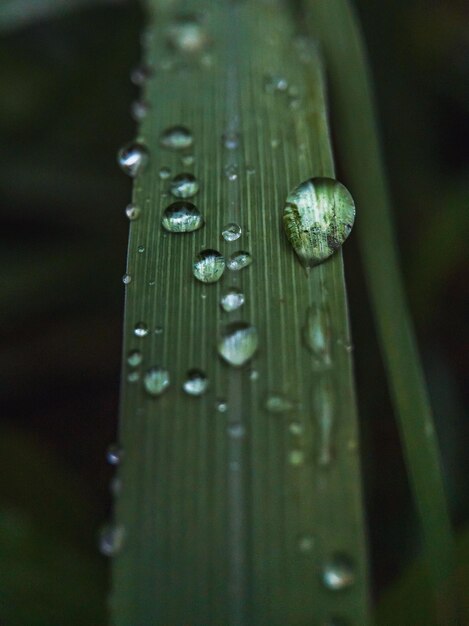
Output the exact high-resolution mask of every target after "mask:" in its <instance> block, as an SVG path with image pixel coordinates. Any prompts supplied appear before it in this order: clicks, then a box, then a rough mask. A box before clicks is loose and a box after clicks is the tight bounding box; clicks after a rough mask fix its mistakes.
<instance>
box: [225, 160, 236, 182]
mask: <svg viewBox="0 0 469 626" xmlns="http://www.w3.org/2000/svg"><path fill="white" fill-rule="evenodd" d="M225 176H226V177H227V179H228V180H229V181H230V182H233V181H235V180H237V178H238V166H237V165H236V164H235V163H231V164H230V165H227V166H226V167H225Z"/></svg>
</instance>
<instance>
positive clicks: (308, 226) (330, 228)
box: [283, 178, 355, 267]
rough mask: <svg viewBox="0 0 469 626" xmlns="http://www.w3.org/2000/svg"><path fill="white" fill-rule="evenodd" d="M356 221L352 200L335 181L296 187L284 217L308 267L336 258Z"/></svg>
mask: <svg viewBox="0 0 469 626" xmlns="http://www.w3.org/2000/svg"><path fill="white" fill-rule="evenodd" d="M354 220H355V204H354V201H353V198H352V196H351V195H350V193H349V191H348V190H347V189H346V187H344V185H342V184H341V183H339V182H338V181H337V180H335V179H332V178H311V179H309V180H307V181H305V182H303V183H301V184H300V185H298V187H295V189H293V191H292V192H291V193H290V194H289V195H288V197H287V200H286V206H285V211H284V215H283V224H284V228H285V232H286V235H287V237H288V240H289V241H290V243H291V245H292V246H293V249H294V251H295V252H296V254H297V255H298V257H299V259H300V261H301V262H302V263H303V265H305V266H306V267H313V266H314V265H317V264H318V263H322V261H324V260H325V259H327V258H329V257H330V256H331V255H332V254H334V252H336V250H338V249H339V248H340V247H341V246H342V244H343V243H344V241H345V240H346V239H347V237H348V236H349V234H350V231H351V230H352V226H353V222H354Z"/></svg>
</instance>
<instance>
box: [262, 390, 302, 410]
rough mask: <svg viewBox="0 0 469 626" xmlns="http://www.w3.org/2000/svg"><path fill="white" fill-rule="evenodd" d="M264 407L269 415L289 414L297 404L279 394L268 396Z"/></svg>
mask: <svg viewBox="0 0 469 626" xmlns="http://www.w3.org/2000/svg"><path fill="white" fill-rule="evenodd" d="M264 406H265V408H266V410H267V411H269V413H287V412H288V411H292V410H293V409H294V408H295V404H294V402H293V401H292V400H290V399H289V398H287V397H286V396H282V395H279V394H272V395H270V396H268V397H267V398H266V400H265V404H264Z"/></svg>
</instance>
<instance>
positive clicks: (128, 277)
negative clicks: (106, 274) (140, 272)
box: [122, 274, 132, 285]
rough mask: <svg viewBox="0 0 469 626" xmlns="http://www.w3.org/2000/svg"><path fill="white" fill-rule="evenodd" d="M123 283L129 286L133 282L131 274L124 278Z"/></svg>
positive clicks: (125, 275)
mask: <svg viewBox="0 0 469 626" xmlns="http://www.w3.org/2000/svg"><path fill="white" fill-rule="evenodd" d="M122 282H123V283H124V285H128V284H129V283H131V282H132V276H131V275H130V274H124V275H123V276H122Z"/></svg>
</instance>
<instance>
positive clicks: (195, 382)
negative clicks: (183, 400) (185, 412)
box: [182, 369, 209, 396]
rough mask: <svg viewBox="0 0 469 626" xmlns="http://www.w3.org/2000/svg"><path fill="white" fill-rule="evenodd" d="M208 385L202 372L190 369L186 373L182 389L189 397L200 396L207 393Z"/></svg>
mask: <svg viewBox="0 0 469 626" xmlns="http://www.w3.org/2000/svg"><path fill="white" fill-rule="evenodd" d="M208 385H209V382H208V378H207V376H206V375H205V373H204V372H202V370H198V369H191V370H189V371H188V372H187V376H186V380H185V381H184V384H183V385H182V388H183V389H184V391H185V392H186V393H187V394H189V395H190V396H201V395H203V394H204V393H205V392H206V391H207V389H208Z"/></svg>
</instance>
